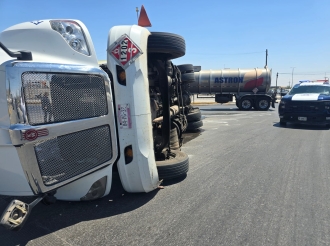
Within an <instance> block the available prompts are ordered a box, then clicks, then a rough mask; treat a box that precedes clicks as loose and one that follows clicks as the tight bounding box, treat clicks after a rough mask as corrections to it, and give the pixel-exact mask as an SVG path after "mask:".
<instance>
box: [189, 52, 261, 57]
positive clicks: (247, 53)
mask: <svg viewBox="0 0 330 246" xmlns="http://www.w3.org/2000/svg"><path fill="white" fill-rule="evenodd" d="M261 53H265V51H255V52H244V53H195V52H189V54H195V55H217V56H218V55H221V56H235V55H251V54H261Z"/></svg>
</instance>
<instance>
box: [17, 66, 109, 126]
mask: <svg viewBox="0 0 330 246" xmlns="http://www.w3.org/2000/svg"><path fill="white" fill-rule="evenodd" d="M22 87H23V94H24V100H25V108H26V113H27V118H28V121H29V124H30V125H40V124H45V123H53V122H64V121H70V120H78V119H86V118H92V117H98V116H102V115H106V114H107V113H108V108H107V97H106V90H105V84H104V80H103V78H102V77H101V76H98V75H93V74H68V73H45V72H25V73H23V74H22Z"/></svg>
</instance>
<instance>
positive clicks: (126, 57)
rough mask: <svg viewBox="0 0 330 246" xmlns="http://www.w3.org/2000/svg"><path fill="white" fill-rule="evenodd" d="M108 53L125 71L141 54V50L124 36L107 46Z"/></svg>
mask: <svg viewBox="0 0 330 246" xmlns="http://www.w3.org/2000/svg"><path fill="white" fill-rule="evenodd" d="M108 53H109V54H110V55H111V56H112V57H114V58H115V59H116V60H117V62H118V63H119V64H120V65H121V66H122V67H123V68H125V69H126V68H127V67H128V66H129V65H131V64H132V63H133V62H134V61H135V60H136V59H137V58H138V57H139V56H140V55H141V54H143V52H142V51H141V49H140V48H139V47H138V46H137V45H136V44H135V43H134V42H133V41H132V40H131V39H130V38H129V37H128V36H127V35H126V34H125V35H122V36H121V37H120V38H119V39H117V41H116V42H114V43H113V44H112V45H111V46H109V48H108Z"/></svg>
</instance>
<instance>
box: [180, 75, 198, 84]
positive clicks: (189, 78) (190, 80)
mask: <svg viewBox="0 0 330 246" xmlns="http://www.w3.org/2000/svg"><path fill="white" fill-rule="evenodd" d="M181 81H182V83H194V82H195V74H194V73H184V74H181Z"/></svg>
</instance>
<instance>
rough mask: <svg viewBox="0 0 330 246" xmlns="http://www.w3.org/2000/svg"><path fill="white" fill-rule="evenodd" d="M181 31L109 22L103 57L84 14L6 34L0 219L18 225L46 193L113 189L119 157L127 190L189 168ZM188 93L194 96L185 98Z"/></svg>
mask: <svg viewBox="0 0 330 246" xmlns="http://www.w3.org/2000/svg"><path fill="white" fill-rule="evenodd" d="M184 54H185V40H184V39H183V37H181V36H179V35H176V34H172V33H163V32H151V33H150V32H149V31H148V30H147V29H146V28H143V27H140V26H137V25H132V26H116V27H113V28H111V29H110V31H109V34H108V44H107V62H106V63H105V64H102V65H101V66H99V64H98V60H97V57H96V53H95V49H94V46H93V42H92V39H91V36H90V34H89V31H88V29H87V28H86V26H85V25H84V24H83V23H82V22H80V21H78V20H40V21H33V22H26V23H22V24H18V25H15V26H12V27H10V28H8V29H6V30H4V31H3V32H1V33H0V82H1V83H0V94H1V95H0V97H1V98H2V100H1V103H0V114H1V118H0V157H1V159H2V161H1V162H0V195H6V196H35V197H36V199H35V201H34V202H32V203H30V204H27V203H25V202H22V201H19V200H13V201H11V202H10V203H9V205H8V206H7V208H6V209H5V210H4V212H3V214H2V216H1V218H0V224H1V225H3V226H5V227H6V228H7V229H10V230H19V229H20V228H22V226H23V225H24V223H25V222H26V220H27V218H28V215H29V214H30V212H31V209H32V208H33V207H34V206H35V205H36V204H37V203H39V202H40V201H43V202H44V203H46V204H50V203H53V202H55V200H56V199H60V200H67V201H88V200H94V199H97V198H100V197H103V196H106V195H108V194H109V192H110V188H111V183H112V182H111V181H112V169H113V166H114V165H116V166H117V168H118V173H119V176H120V180H121V183H122V185H123V188H124V189H125V190H126V191H127V192H149V191H152V190H154V189H157V188H158V187H159V184H160V183H161V180H162V179H171V178H176V177H179V176H183V175H185V174H186V173H187V172H188V168H189V158H188V155H187V154H186V153H184V152H182V151H181V149H180V147H181V143H182V132H184V131H185V130H186V128H187V119H186V116H185V113H184V110H185V107H186V106H187V105H188V104H189V100H188V101H187V100H186V96H185V94H184V93H183V90H182V80H181V72H180V70H179V69H178V67H177V66H175V65H174V64H173V63H172V61H171V60H172V59H175V58H178V57H181V56H183V55H184ZM184 101H187V102H184Z"/></svg>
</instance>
